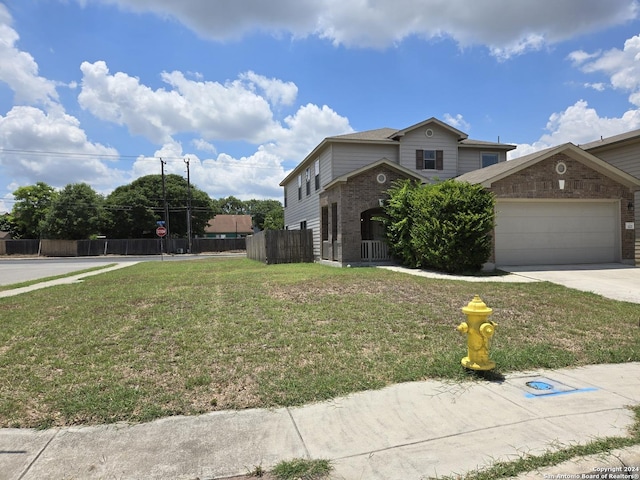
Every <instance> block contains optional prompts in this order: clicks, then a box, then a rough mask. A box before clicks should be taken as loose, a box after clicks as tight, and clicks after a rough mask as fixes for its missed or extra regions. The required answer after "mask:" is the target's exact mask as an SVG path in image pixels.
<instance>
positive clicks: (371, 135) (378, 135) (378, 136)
mask: <svg viewBox="0 0 640 480" xmlns="http://www.w3.org/2000/svg"><path fill="white" fill-rule="evenodd" d="M433 124H435V125H438V126H439V127H441V128H443V129H445V130H447V131H449V132H451V133H452V134H453V135H455V136H456V137H457V139H458V145H459V146H460V147H462V148H474V147H475V148H491V149H492V150H506V151H509V150H513V149H514V148H516V146H515V145H509V144H506V143H493V142H484V141H482V140H471V139H469V138H468V135H467V134H466V133H464V132H461V131H460V130H458V129H457V128H453V127H452V126H451V125H448V124H446V123H444V122H443V121H441V120H438V119H437V118H435V117H431V118H428V119H427V120H424V121H422V122H420V123H416V124H415V125H411V126H410V127H407V128H404V129H402V130H397V129H395V128H388V127H386V128H377V129H375V130H365V131H364V132H354V133H346V134H344V135H335V136H333V137H326V138H325V139H324V140H322V142H320V143H319V144H318V145H317V146H316V147H315V148H314V149H313V150H312V151H311V153H309V154H308V155H307V156H306V157H305V158H304V160H302V162H300V163H299V164H298V165H296V167H295V168H294V169H293V170H291V172H289V174H288V175H287V176H286V177H285V178H284V180H282V181H281V182H280V184H279V185H280V186H281V187H284V186H285V185H286V184H287V183H288V182H289V181H291V180H292V179H293V178H294V177H295V176H296V175H297V174H299V173H301V172H302V170H303V169H304V168H305V166H306V165H307V164H308V162H309V160H310V159H312V158H315V157H316V156H317V155H318V153H319V152H320V151H321V150H322V149H323V148H324V147H326V146H327V145H329V144H331V143H369V144H398V142H399V140H400V138H402V137H403V136H404V135H406V134H407V133H409V132H411V131H413V130H416V129H418V128H424V127H426V126H427V125H433Z"/></svg>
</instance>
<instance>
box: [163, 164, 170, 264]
mask: <svg viewBox="0 0 640 480" xmlns="http://www.w3.org/2000/svg"><path fill="white" fill-rule="evenodd" d="M166 163H167V162H165V161H164V160H162V158H161V159H160V171H161V172H162V201H163V202H164V226H165V228H166V229H167V242H166V244H167V254H168V253H169V239H170V238H171V231H170V230H169V204H168V203H167V189H166V186H165V182H164V166H165V165H166Z"/></svg>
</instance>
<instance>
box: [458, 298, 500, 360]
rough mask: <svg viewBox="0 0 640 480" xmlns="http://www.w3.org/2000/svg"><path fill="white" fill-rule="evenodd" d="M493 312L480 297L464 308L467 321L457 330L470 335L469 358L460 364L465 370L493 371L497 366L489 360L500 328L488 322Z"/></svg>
mask: <svg viewBox="0 0 640 480" xmlns="http://www.w3.org/2000/svg"><path fill="white" fill-rule="evenodd" d="M491 312H493V310H492V309H491V308H489V307H487V306H486V305H485V303H484V302H483V301H482V299H481V298H480V297H479V296H478V295H476V296H475V297H473V300H471V301H470V302H469V304H468V305H467V306H466V307H462V313H464V314H465V315H466V316H467V321H466V322H462V323H461V324H460V325H458V328H457V330H458V331H459V332H460V333H463V334H464V333H466V334H467V335H468V336H467V356H466V357H464V358H463V359H462V360H461V362H460V363H462V366H463V367H465V368H470V369H472V370H491V369H492V368H495V366H496V362H493V361H491V360H490V359H489V347H490V345H491V337H493V334H494V332H495V330H496V327H497V326H498V324H497V323H495V322H492V321H491V320H487V317H488V316H489V315H491Z"/></svg>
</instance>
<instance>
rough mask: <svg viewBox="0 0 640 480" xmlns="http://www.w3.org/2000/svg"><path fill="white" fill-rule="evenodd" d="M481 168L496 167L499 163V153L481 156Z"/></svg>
mask: <svg viewBox="0 0 640 480" xmlns="http://www.w3.org/2000/svg"><path fill="white" fill-rule="evenodd" d="M480 160H481V162H480V168H484V167H488V166H489V165H495V164H496V163H498V154H497V153H481V154H480Z"/></svg>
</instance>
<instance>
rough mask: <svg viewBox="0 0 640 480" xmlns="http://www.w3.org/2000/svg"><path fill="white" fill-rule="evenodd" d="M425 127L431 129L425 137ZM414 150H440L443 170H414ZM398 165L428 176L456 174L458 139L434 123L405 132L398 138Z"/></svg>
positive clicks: (445, 177) (441, 177) (446, 176)
mask: <svg viewBox="0 0 640 480" xmlns="http://www.w3.org/2000/svg"><path fill="white" fill-rule="evenodd" d="M427 128H429V129H431V130H432V131H433V136H432V137H427V136H426V135H425V131H426V130H427ZM416 150H442V151H443V161H444V169H443V170H416ZM400 165H402V166H403V167H405V168H408V169H410V170H413V171H416V172H417V173H418V174H420V175H423V176H425V177H428V178H434V177H436V178H439V179H441V180H445V179H447V178H453V177H456V176H457V175H458V139H457V138H456V137H455V136H454V135H453V134H452V133H451V132H449V131H447V130H445V129H443V128H441V127H439V126H438V125H435V124H430V125H428V126H425V127H424V128H419V129H416V130H413V131H411V132H409V133H407V134H406V135H405V136H404V137H402V138H401V139H400Z"/></svg>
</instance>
